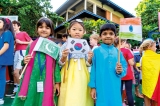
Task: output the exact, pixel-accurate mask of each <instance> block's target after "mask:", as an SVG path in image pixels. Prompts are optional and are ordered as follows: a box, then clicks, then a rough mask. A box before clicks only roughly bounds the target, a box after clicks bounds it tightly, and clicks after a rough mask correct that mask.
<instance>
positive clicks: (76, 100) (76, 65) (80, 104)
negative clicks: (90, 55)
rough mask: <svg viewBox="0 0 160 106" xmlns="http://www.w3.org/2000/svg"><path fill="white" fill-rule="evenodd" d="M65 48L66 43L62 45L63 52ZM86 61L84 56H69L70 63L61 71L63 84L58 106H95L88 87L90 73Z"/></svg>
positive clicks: (66, 63)
mask: <svg viewBox="0 0 160 106" xmlns="http://www.w3.org/2000/svg"><path fill="white" fill-rule="evenodd" d="M65 48H66V43H64V44H63V45H62V47H61V51H63V50H64V49H65ZM61 55H62V54H61ZM86 60H87V59H86V55H84V54H69V61H66V62H65V64H64V65H63V67H62V70H61V81H62V82H61V88H60V96H59V100H58V106H93V100H92V98H91V96H90V89H89V87H88V86H87V84H88V82H89V72H88V70H87V66H86ZM68 64H69V65H68ZM64 78H65V79H64Z"/></svg>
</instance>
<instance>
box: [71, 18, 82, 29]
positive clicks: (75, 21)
mask: <svg viewBox="0 0 160 106" xmlns="http://www.w3.org/2000/svg"><path fill="white" fill-rule="evenodd" d="M76 23H79V24H80V25H81V26H82V27H83V29H84V30H85V27H84V24H83V21H82V20H81V19H75V20H72V21H71V22H70V24H69V28H68V29H71V27H72V26H73V25H74V24H76Z"/></svg>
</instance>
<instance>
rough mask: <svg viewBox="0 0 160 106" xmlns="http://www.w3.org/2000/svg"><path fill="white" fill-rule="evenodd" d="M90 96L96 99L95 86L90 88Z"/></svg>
mask: <svg viewBox="0 0 160 106" xmlns="http://www.w3.org/2000/svg"><path fill="white" fill-rule="evenodd" d="M91 97H92V99H94V100H95V99H96V98H97V97H96V89H95V88H92V89H91Z"/></svg>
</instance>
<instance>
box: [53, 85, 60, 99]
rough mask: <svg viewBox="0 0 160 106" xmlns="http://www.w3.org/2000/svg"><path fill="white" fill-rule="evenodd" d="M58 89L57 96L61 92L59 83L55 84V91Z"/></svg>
mask: <svg viewBox="0 0 160 106" xmlns="http://www.w3.org/2000/svg"><path fill="white" fill-rule="evenodd" d="M56 91H57V96H59V94H60V84H59V83H56V84H55V91H54V93H56Z"/></svg>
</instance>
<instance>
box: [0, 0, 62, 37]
mask: <svg viewBox="0 0 160 106" xmlns="http://www.w3.org/2000/svg"><path fill="white" fill-rule="evenodd" d="M50 2H51V0H1V1H0V7H1V8H2V12H1V15H18V20H19V21H20V22H21V30H24V31H26V32H28V33H29V35H30V36H32V37H35V36H36V32H35V25H36V22H37V21H38V19H39V18H40V17H42V16H45V17H48V18H50V19H51V20H52V21H53V23H54V24H56V22H62V21H63V20H64V19H63V18H62V17H60V16H58V15H57V14H56V13H54V12H52V11H51V10H52V6H51V4H50Z"/></svg>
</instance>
